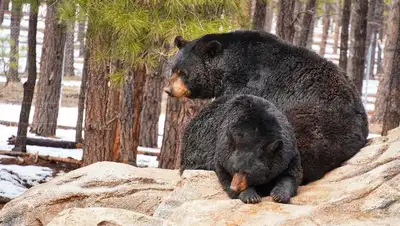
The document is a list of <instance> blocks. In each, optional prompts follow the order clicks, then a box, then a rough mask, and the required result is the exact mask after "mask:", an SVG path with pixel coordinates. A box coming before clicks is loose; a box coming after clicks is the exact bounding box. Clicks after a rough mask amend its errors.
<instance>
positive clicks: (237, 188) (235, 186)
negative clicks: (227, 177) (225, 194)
mask: <svg viewBox="0 0 400 226" xmlns="http://www.w3.org/2000/svg"><path fill="white" fill-rule="evenodd" d="M247 187H248V184H247V175H246V174H245V173H235V174H234V175H233V178H232V182H231V187H230V189H231V190H232V191H234V192H242V191H244V190H246V189H247Z"/></svg>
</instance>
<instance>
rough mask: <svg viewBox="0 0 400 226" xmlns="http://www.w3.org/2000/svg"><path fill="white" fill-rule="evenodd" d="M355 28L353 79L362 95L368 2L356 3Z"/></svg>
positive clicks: (363, 0)
mask: <svg viewBox="0 0 400 226" xmlns="http://www.w3.org/2000/svg"><path fill="white" fill-rule="evenodd" d="M354 8H355V11H354V12H355V15H354V16H355V18H354V19H355V21H354V22H355V27H354V40H356V41H355V42H354V55H353V57H352V66H353V68H352V79H353V82H354V84H355V86H356V88H357V90H358V92H359V94H360V95H361V94H362V86H363V79H364V69H365V67H364V65H365V41H366V36H367V14H368V1H367V0H357V1H355V7H354Z"/></svg>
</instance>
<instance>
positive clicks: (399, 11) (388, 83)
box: [378, 0, 400, 135]
mask: <svg viewBox="0 0 400 226" xmlns="http://www.w3.org/2000/svg"><path fill="white" fill-rule="evenodd" d="M387 30H388V37H387V39H386V43H385V59H384V64H385V66H384V68H385V73H384V78H383V81H382V86H381V87H380V88H381V89H380V90H383V89H384V90H385V91H384V92H381V93H379V95H380V96H378V98H380V99H382V101H383V102H384V104H382V105H381V106H379V107H383V108H384V109H383V120H382V135H386V134H387V132H388V131H389V130H391V129H393V128H396V127H398V126H399V123H400V70H399V68H400V0H393V1H392V4H391V10H390V14H389V24H388V29H387Z"/></svg>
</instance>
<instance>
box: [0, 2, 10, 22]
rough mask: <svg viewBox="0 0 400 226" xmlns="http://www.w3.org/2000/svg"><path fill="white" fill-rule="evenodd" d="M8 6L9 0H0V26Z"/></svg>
mask: <svg viewBox="0 0 400 226" xmlns="http://www.w3.org/2000/svg"><path fill="white" fill-rule="evenodd" d="M9 4H10V0H0V25H1V24H3V21H4V13H5V11H7V10H8V6H9Z"/></svg>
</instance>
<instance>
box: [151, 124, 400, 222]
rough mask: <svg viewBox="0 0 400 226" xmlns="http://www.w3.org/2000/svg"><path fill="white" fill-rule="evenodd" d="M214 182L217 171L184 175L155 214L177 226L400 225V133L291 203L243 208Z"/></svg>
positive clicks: (375, 144)
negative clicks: (225, 194) (399, 223)
mask: <svg viewBox="0 0 400 226" xmlns="http://www.w3.org/2000/svg"><path fill="white" fill-rule="evenodd" d="M216 183H217V179H216V176H215V174H214V173H213V172H207V171H185V174H184V175H183V181H181V182H180V183H179V185H178V187H177V188H176V189H175V190H174V191H173V192H172V193H171V194H169V195H168V196H167V197H165V198H164V200H163V202H162V203H161V204H160V206H159V207H158V208H157V210H156V211H155V214H154V216H156V217H160V218H163V219H167V220H169V221H170V222H172V223H173V224H174V225H398V222H400V130H399V129H396V130H393V131H391V133H390V134H389V136H387V137H380V138H376V139H373V140H371V142H370V144H369V145H368V146H367V147H365V148H363V149H362V150H361V151H360V152H359V153H358V154H356V155H355V156H354V157H353V158H351V159H350V160H348V161H347V162H345V163H344V164H343V165H342V166H341V167H339V168H337V169H335V170H333V171H331V172H329V173H328V174H326V175H325V177H324V178H322V179H321V180H318V181H315V182H313V183H310V184H308V185H305V186H301V187H300V188H299V189H298V193H299V194H298V195H297V196H296V197H294V198H292V200H291V203H290V204H286V205H285V204H278V203H274V202H272V201H271V198H270V197H265V198H263V202H262V203H260V204H256V205H251V204H243V203H242V202H241V201H239V200H229V199H228V198H227V197H226V196H224V195H223V193H221V192H222V190H221V188H220V187H219V188H217V187H218V186H216V185H215V184H216ZM194 185H195V186H194Z"/></svg>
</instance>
